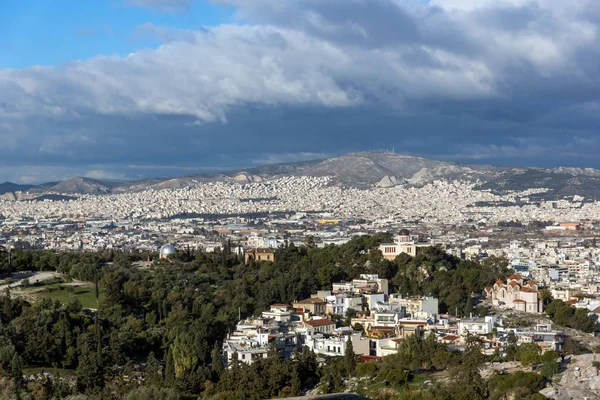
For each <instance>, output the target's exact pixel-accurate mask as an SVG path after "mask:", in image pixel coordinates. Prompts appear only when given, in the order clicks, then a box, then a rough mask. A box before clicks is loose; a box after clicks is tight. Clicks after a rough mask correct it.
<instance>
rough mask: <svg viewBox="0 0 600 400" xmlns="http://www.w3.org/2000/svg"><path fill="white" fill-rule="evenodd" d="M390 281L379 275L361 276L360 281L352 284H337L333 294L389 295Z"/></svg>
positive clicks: (333, 285) (355, 280) (357, 280)
mask: <svg viewBox="0 0 600 400" xmlns="http://www.w3.org/2000/svg"><path fill="white" fill-rule="evenodd" d="M388 288H389V284H388V280H387V279H385V278H379V275H377V274H361V275H360V277H359V278H358V279H354V280H353V281H352V282H336V283H333V284H332V292H333V293H344V292H349V293H358V294H364V293H383V294H384V295H387V294H388V293H389V289H388Z"/></svg>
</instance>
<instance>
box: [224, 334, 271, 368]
mask: <svg viewBox="0 0 600 400" xmlns="http://www.w3.org/2000/svg"><path fill="white" fill-rule="evenodd" d="M268 353H269V348H268V347H257V346H252V345H250V344H246V343H236V342H230V341H228V340H226V341H225V342H224V343H223V356H224V358H225V362H226V364H227V365H231V362H232V361H233V359H234V357H237V359H238V360H239V361H241V362H243V363H245V364H252V363H253V362H256V361H257V360H260V359H262V358H267V355H268Z"/></svg>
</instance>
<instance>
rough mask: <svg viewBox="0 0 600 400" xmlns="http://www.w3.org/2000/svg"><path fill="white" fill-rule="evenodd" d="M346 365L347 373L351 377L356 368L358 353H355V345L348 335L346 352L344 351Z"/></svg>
mask: <svg viewBox="0 0 600 400" xmlns="http://www.w3.org/2000/svg"><path fill="white" fill-rule="evenodd" d="M344 365H345V368H346V375H347V376H348V377H351V376H352V375H354V369H355V368H356V354H354V346H353V345H352V338H351V337H348V341H347V342H346V352H345V353H344Z"/></svg>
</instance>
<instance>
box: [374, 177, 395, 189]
mask: <svg viewBox="0 0 600 400" xmlns="http://www.w3.org/2000/svg"><path fill="white" fill-rule="evenodd" d="M396 185H398V180H397V179H396V177H395V176H389V175H386V176H384V177H383V178H381V180H380V181H379V182H377V185H376V186H377V187H381V188H388V187H393V186H396Z"/></svg>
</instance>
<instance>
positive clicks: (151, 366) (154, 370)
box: [146, 351, 162, 383]
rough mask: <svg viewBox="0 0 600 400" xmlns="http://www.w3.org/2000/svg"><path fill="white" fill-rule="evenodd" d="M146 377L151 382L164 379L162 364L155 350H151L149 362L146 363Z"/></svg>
mask: <svg viewBox="0 0 600 400" xmlns="http://www.w3.org/2000/svg"><path fill="white" fill-rule="evenodd" d="M146 379H147V380H148V381H149V382H154V383H156V382H160V381H161V380H162V375H161V370H160V365H159V364H158V361H157V360H156V357H155V356H154V352H153V351H151V352H150V354H149V355H148V362H147V365H146Z"/></svg>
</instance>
